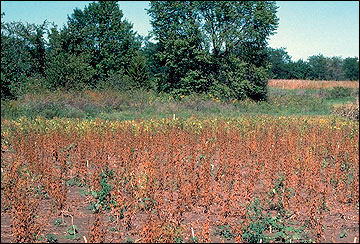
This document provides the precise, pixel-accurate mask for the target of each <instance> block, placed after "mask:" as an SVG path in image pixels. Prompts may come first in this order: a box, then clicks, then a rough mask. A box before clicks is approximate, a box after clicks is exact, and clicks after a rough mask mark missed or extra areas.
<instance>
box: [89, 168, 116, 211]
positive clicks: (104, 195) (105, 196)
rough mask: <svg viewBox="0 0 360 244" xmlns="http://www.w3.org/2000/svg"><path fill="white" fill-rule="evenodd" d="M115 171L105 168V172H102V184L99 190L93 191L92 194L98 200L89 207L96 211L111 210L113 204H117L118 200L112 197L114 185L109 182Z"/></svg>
mask: <svg viewBox="0 0 360 244" xmlns="http://www.w3.org/2000/svg"><path fill="white" fill-rule="evenodd" d="M113 175H114V172H113V171H112V170H108V169H105V171H104V172H100V186H101V189H100V190H99V191H92V192H91V194H92V196H93V197H94V198H96V199H97V201H96V202H93V203H91V205H90V207H89V209H90V210H92V211H93V212H94V213H95V212H99V210H100V208H101V210H110V206H111V205H116V201H115V200H114V199H112V198H111V194H110V192H111V190H112V188H113V187H112V186H111V185H110V184H108V180H109V178H112V177H113Z"/></svg>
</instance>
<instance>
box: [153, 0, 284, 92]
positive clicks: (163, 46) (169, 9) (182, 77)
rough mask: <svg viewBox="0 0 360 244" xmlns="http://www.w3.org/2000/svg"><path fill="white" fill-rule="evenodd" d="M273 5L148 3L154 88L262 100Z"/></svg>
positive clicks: (273, 25)
mask: <svg viewBox="0 0 360 244" xmlns="http://www.w3.org/2000/svg"><path fill="white" fill-rule="evenodd" d="M276 9H277V7H276V5H275V2H255V1H250V2H230V1H221V2H220V1H219V2H216V1H215V2H209V1H206V2H202V1H201V2H200V1H181V2H178V1H175V2H170V1H168V2H151V7H150V9H149V10H148V12H149V14H150V16H151V18H152V20H151V23H152V26H153V32H154V34H155V37H156V39H157V40H159V43H160V48H159V49H160V53H159V56H160V57H161V62H162V66H163V67H164V69H163V72H162V73H161V74H160V77H161V79H160V81H159V82H158V83H160V87H162V88H165V90H166V89H167V90H173V89H179V88H182V89H183V90H184V91H188V92H207V91H209V90H211V91H213V92H216V93H219V94H221V95H222V96H225V97H228V98H230V97H236V98H239V99H242V98H245V97H246V96H250V97H252V98H254V99H265V98H266V87H267V84H266V81H267V76H266V69H267V67H266V52H265V48H266V45H267V38H268V37H269V35H271V34H273V32H274V31H275V29H276V28H277V25H278V19H277V17H276ZM240 71H241V73H239V72H240ZM264 71H265V72H264ZM254 72H255V73H254ZM169 82H171V83H169ZM169 84H171V85H169ZM229 91H236V92H229ZM240 91H241V92H240Z"/></svg>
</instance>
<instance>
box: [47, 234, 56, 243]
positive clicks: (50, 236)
mask: <svg viewBox="0 0 360 244" xmlns="http://www.w3.org/2000/svg"><path fill="white" fill-rule="evenodd" d="M45 239H46V242H48V243H56V242H58V239H57V237H56V235H55V234H52V233H49V234H46V235H45Z"/></svg>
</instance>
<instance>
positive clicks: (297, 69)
mask: <svg viewBox="0 0 360 244" xmlns="http://www.w3.org/2000/svg"><path fill="white" fill-rule="evenodd" d="M288 68H289V70H288V77H287V79H302V80H307V79H311V77H313V74H312V70H311V67H310V65H309V63H308V62H305V61H303V60H302V59H299V60H298V61H296V62H290V63H289V65H288Z"/></svg>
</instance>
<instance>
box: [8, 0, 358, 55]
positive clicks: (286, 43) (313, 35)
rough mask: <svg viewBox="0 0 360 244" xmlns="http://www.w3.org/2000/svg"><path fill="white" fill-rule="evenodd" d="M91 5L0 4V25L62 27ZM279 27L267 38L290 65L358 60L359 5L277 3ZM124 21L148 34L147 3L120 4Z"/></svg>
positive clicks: (41, 2)
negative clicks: (320, 57)
mask: <svg viewBox="0 0 360 244" xmlns="http://www.w3.org/2000/svg"><path fill="white" fill-rule="evenodd" d="M91 2H92V1H1V12H4V13H5V16H4V18H2V19H1V21H4V22H11V21H21V22H23V23H25V22H28V23H33V24H41V23H43V21H44V20H48V21H49V22H54V23H56V24H57V25H58V26H59V27H62V26H63V25H64V24H66V22H67V16H68V15H71V14H72V13H73V10H74V9H75V8H79V9H84V7H85V6H88V5H89V3H91ZM276 4H277V6H278V7H279V8H278V12H277V16H278V17H279V19H280V20H279V26H278V29H277V30H276V34H274V35H272V36H270V38H269V40H268V44H269V46H270V47H272V48H281V47H283V48H285V50H286V51H287V52H288V54H289V55H290V56H291V58H292V60H293V61H297V60H299V59H302V60H307V58H308V57H310V56H312V55H318V54H323V55H324V56H326V57H333V56H338V57H341V58H346V57H355V56H356V57H359V1H277V2H276ZM119 6H120V9H121V10H122V11H123V13H124V18H125V19H127V20H128V21H129V22H130V23H132V24H133V29H134V31H136V32H137V33H138V34H140V35H142V36H146V35H148V32H149V31H150V30H151V25H150V17H149V16H148V15H147V12H146V10H145V9H146V8H149V1H119Z"/></svg>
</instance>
